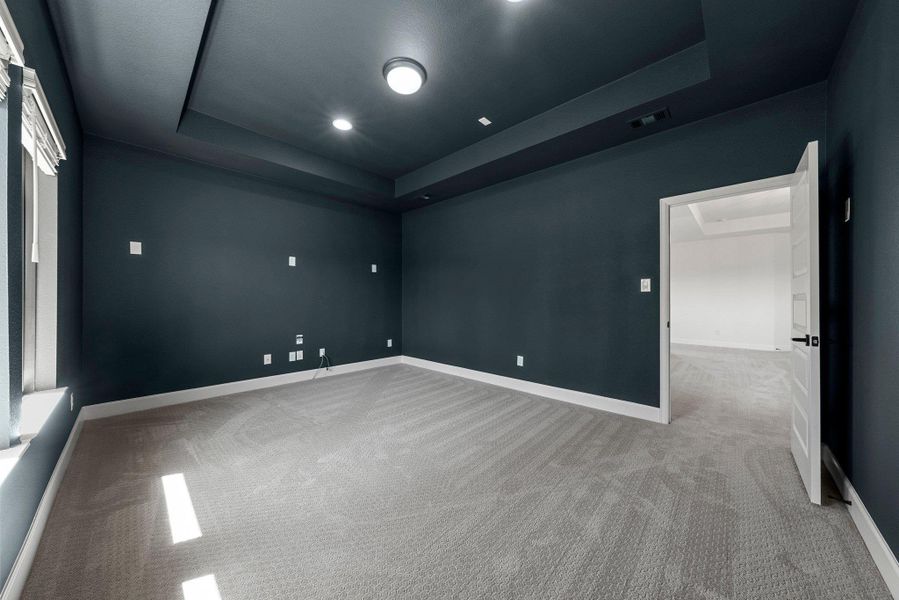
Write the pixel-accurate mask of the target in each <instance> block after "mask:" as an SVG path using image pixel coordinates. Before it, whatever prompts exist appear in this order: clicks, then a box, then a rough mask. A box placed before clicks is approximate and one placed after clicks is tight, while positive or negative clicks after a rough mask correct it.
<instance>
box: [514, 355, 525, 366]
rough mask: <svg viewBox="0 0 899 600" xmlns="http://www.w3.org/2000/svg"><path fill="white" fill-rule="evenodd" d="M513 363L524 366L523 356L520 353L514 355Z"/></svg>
mask: <svg viewBox="0 0 899 600" xmlns="http://www.w3.org/2000/svg"><path fill="white" fill-rule="evenodd" d="M515 364H516V365H518V366H519V367H523V366H524V357H523V356H521V355H520V354H519V355H518V356H517V357H515Z"/></svg>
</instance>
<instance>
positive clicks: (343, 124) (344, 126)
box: [331, 119, 353, 131]
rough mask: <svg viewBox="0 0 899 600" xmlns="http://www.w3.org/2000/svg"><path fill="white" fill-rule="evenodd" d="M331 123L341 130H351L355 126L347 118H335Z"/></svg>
mask: <svg viewBox="0 0 899 600" xmlns="http://www.w3.org/2000/svg"><path fill="white" fill-rule="evenodd" d="M331 125H333V126H334V127H336V128H337V129H339V130H341V131H349V130H350V129H352V128H353V124H352V123H350V122H349V121H347V120H346V119H334V120H333V121H331Z"/></svg>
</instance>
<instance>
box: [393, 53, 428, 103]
mask: <svg viewBox="0 0 899 600" xmlns="http://www.w3.org/2000/svg"><path fill="white" fill-rule="evenodd" d="M384 79H386V80H387V85H389V86H390V89H392V90H393V91H394V92H396V93H397V94H402V95H404V96H408V95H409V94H414V93H415V92H417V91H418V90H420V89H421V86H423V85H424V84H425V81H427V79H428V74H427V72H426V71H425V68H424V67H423V66H421V63H419V62H417V61H414V60H412V59H411V58H403V57H398V58H391V59H390V60H388V61H387V64H385V65H384Z"/></svg>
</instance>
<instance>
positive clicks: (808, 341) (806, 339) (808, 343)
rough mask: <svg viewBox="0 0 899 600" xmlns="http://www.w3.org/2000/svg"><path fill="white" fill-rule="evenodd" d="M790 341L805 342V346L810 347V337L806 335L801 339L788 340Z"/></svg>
mask: <svg viewBox="0 0 899 600" xmlns="http://www.w3.org/2000/svg"><path fill="white" fill-rule="evenodd" d="M790 339H791V340H793V341H794V342H805V345H806V346H810V345H811V337H810V336H809V335H808V334H805V337H801V338H790Z"/></svg>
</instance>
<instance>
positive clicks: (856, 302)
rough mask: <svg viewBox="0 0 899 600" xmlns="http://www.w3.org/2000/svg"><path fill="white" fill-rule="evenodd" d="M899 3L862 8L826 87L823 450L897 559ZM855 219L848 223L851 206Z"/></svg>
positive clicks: (876, 1) (875, 2) (874, 1)
mask: <svg viewBox="0 0 899 600" xmlns="http://www.w3.org/2000/svg"><path fill="white" fill-rule="evenodd" d="M897 32H899V3H897V2H895V1H892V0H867V1H865V2H863V3H862V4H861V6H860V8H859V11H858V13H857V14H856V16H855V19H854V21H853V23H852V25H851V27H850V30H849V33H848V34H847V37H846V40H845V42H844V45H843V49H842V51H841V53H840V56H839V58H838V60H837V62H836V64H835V65H834V69H833V72H832V74H831V77H830V81H829V86H828V115H827V139H828V143H827V150H828V152H827V173H826V185H825V190H826V194H827V198H828V202H829V203H830V204H831V206H832V207H833V209H832V211H831V214H832V215H833V217H834V218H832V219H831V220H830V222H829V223H828V229H827V231H826V238H827V248H828V250H829V252H830V254H831V255H832V256H833V257H834V260H833V261H832V267H833V268H832V269H831V271H830V273H829V275H830V280H829V282H828V285H827V290H828V292H829V294H830V296H831V298H832V311H831V312H830V314H829V315H828V317H829V318H828V325H829V329H830V334H831V336H832V337H833V342H834V343H833V344H831V352H830V353H829V354H828V359H829V369H828V371H829V372H830V374H831V377H832V380H831V382H830V383H831V393H830V394H829V395H828V397H827V398H826V401H827V405H826V410H825V413H824V415H825V422H824V424H825V429H824V438H825V442H826V443H827V444H828V445H829V446H830V447H831V449H832V450H833V451H834V454H835V455H836V457H837V460H838V461H839V462H840V464H841V465H842V467H843V469H844V470H845V471H846V472H847V475H848V476H849V478H850V480H851V481H852V484H853V486H854V487H855V488H856V490H857V491H858V493H859V495H860V496H861V498H862V500H863V501H864V503H865V507H866V508H867V509H868V512H870V513H871V516H872V517H873V518H874V520H875V521H876V523H877V526H878V528H879V529H880V531H881V533H882V534H883V536H884V538H886V541H887V542H888V543H889V544H890V547H891V548H892V550H893V553H894V554H899V510H897V498H899V438H897V435H896V434H897V431H899V368H897V367H899V346H897V343H896V340H897V339H899V302H897V300H896V298H897V296H899V112H897V111H896V102H897V99H899V35H897ZM849 196H851V197H852V219H851V221H850V222H849V223H848V224H846V223H843V221H842V219H841V218H840V217H841V216H842V206H843V202H844V201H845V198H846V197H849Z"/></svg>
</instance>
